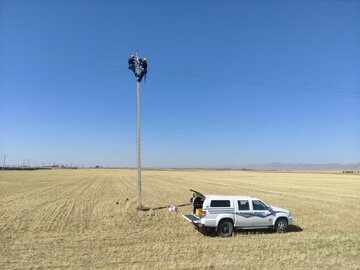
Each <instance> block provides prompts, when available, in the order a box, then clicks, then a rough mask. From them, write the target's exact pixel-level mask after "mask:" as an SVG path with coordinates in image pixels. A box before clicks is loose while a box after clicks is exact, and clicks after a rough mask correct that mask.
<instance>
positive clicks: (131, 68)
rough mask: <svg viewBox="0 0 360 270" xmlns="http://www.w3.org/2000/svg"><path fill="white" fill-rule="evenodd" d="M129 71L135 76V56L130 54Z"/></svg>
mask: <svg viewBox="0 0 360 270" xmlns="http://www.w3.org/2000/svg"><path fill="white" fill-rule="evenodd" d="M128 68H129V69H130V70H132V72H134V75H135V76H136V72H135V56H134V55H133V54H132V55H130V58H129V67H128Z"/></svg>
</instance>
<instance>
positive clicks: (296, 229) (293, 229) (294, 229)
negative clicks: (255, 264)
mask: <svg viewBox="0 0 360 270" xmlns="http://www.w3.org/2000/svg"><path fill="white" fill-rule="evenodd" d="M197 230H198V231H199V232H200V233H201V234H202V235H204V236H206V237H219V236H218V234H217V232H216V231H215V230H207V231H203V230H201V229H197ZM302 231H303V229H302V228H301V227H300V226H297V225H289V228H288V231H287V232H286V233H297V232H302ZM273 233H276V232H274V231H273V230H271V229H257V230H235V231H234V234H233V235H234V236H236V235H247V234H273Z"/></svg>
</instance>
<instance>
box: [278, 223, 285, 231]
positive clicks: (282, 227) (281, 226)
mask: <svg viewBox="0 0 360 270" xmlns="http://www.w3.org/2000/svg"><path fill="white" fill-rule="evenodd" d="M285 228H286V224H285V222H284V221H279V223H278V230H279V231H282V232H283V231H285Z"/></svg>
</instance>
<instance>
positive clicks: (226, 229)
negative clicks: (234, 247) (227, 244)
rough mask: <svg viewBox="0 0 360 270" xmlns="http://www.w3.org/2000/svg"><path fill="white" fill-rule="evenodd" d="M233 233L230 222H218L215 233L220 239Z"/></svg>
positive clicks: (232, 226)
mask: <svg viewBox="0 0 360 270" xmlns="http://www.w3.org/2000/svg"><path fill="white" fill-rule="evenodd" d="M233 231H234V225H233V223H232V222H231V221H230V220H223V221H220V223H219V225H218V227H217V233H218V235H219V236H220V237H230V236H231V235H232V233H233Z"/></svg>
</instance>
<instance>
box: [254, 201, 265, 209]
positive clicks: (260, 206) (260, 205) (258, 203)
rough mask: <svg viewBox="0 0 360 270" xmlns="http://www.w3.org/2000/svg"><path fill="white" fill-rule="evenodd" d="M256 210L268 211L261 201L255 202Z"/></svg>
mask: <svg viewBox="0 0 360 270" xmlns="http://www.w3.org/2000/svg"><path fill="white" fill-rule="evenodd" d="M252 203H253V209H254V210H268V207H267V206H266V205H265V204H264V203H263V202H261V201H253V202H252Z"/></svg>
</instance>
